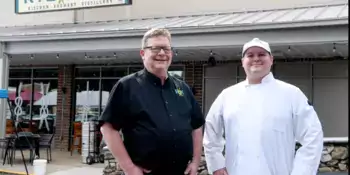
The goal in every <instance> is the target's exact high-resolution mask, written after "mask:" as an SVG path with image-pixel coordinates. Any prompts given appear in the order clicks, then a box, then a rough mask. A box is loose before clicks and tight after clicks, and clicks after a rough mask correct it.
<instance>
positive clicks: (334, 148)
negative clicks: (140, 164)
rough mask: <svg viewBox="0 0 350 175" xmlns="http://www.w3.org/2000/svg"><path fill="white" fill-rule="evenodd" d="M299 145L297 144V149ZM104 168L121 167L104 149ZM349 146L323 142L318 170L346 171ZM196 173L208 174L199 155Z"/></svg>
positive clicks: (109, 171) (111, 174)
mask: <svg viewBox="0 0 350 175" xmlns="http://www.w3.org/2000/svg"><path fill="white" fill-rule="evenodd" d="M298 148H299V146H297V149H298ZM104 155H105V160H106V161H105V169H104V172H103V174H104V175H120V174H122V171H121V169H120V168H119V167H118V163H117V162H115V159H114V158H113V156H112V154H111V153H110V152H109V151H108V150H107V149H105V150H104ZM348 157H349V146H348V143H333V144H325V146H324V149H323V153H322V158H321V163H320V167H319V172H340V171H341V172H348V171H349V161H348ZM198 175H209V173H208V171H207V166H206V162H205V157H204V156H202V157H201V163H200V165H199V168H198Z"/></svg>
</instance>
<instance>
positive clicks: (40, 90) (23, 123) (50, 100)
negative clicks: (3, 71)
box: [7, 68, 58, 133]
mask: <svg viewBox="0 0 350 175" xmlns="http://www.w3.org/2000/svg"><path fill="white" fill-rule="evenodd" d="M9 73H10V77H9V88H8V89H9V99H10V102H11V106H12V108H13V110H14V112H15V117H16V119H17V121H18V125H20V128H22V130H24V131H30V132H35V133H38V132H39V133H53V131H54V124H55V119H56V106H57V86H58V85H57V83H58V81H57V79H58V77H57V76H58V69H57V68H38V69H34V68H11V69H10V72H9ZM7 119H8V120H10V119H11V113H10V111H9V110H8V113H7ZM18 125H17V126H18Z"/></svg>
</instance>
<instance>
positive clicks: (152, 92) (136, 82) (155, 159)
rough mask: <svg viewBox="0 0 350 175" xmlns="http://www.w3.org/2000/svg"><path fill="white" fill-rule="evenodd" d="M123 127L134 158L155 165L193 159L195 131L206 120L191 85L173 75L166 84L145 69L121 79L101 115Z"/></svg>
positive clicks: (137, 162) (127, 146)
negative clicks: (193, 134) (193, 135)
mask: <svg viewBox="0 0 350 175" xmlns="http://www.w3.org/2000/svg"><path fill="white" fill-rule="evenodd" d="M100 121H102V122H108V123H111V124H112V125H113V127H114V128H115V129H116V130H118V131H119V130H121V131H122V133H123V137H124V145H125V147H126V149H127V151H128V153H129V155H130V157H131V159H132V160H133V162H134V163H135V164H137V165H139V166H142V167H143V168H149V169H155V168H157V167H158V166H162V165H163V164H167V163H169V162H172V163H174V164H176V163H177V162H187V161H189V160H191V159H192V154H193V143H192V131H193V130H194V129H197V128H199V127H201V126H202V125H203V124H204V122H205V120H204V116H203V114H202V112H201V109H200V107H199V105H198V103H197V101H196V100H195V98H194V95H193V94H192V91H191V89H190V88H189V86H188V85H187V84H186V83H185V82H183V81H181V80H179V79H177V78H175V77H172V76H171V75H169V76H168V78H167V79H166V81H165V83H164V85H162V84H161V81H160V79H159V78H158V77H156V76H155V75H153V74H151V73H150V72H148V71H147V70H146V69H143V70H141V71H139V72H137V73H134V74H131V75H128V76H126V77H123V78H122V79H120V80H119V81H118V82H117V83H116V84H115V86H114V87H113V90H112V92H111V94H110V98H109V101H108V103H107V105H106V107H105V109H104V111H103V113H102V115H101V117H100Z"/></svg>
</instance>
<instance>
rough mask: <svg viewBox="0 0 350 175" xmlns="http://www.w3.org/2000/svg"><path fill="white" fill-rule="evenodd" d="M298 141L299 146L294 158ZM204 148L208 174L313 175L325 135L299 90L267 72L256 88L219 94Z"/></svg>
mask: <svg viewBox="0 0 350 175" xmlns="http://www.w3.org/2000/svg"><path fill="white" fill-rule="evenodd" d="M223 133H224V135H225V139H224V138H223ZM225 141H226V143H225ZM296 141H298V142H299V143H300V144H301V145H302V147H301V148H299V149H298V151H297V152H296V154H295V143H296ZM203 146H204V153H205V157H206V161H207V167H208V171H209V173H213V171H215V170H218V169H220V168H223V167H226V169H227V171H228V174H229V175H315V174H316V173H317V170H318V166H319V163H320V159H321V154H322V149H323V131H322V127H321V123H320V121H319V119H318V116H317V114H316V112H315V110H314V108H313V107H312V106H311V105H310V104H309V103H308V100H307V98H306V96H305V95H304V94H303V93H302V91H301V90H300V89H299V88H297V87H296V86H293V85H291V84H288V83H285V82H283V81H280V80H276V79H275V78H274V77H273V75H272V73H269V74H268V75H267V76H265V77H264V78H263V80H262V83H260V84H248V81H247V80H245V81H243V82H241V83H238V84H236V85H233V86H231V87H228V88H226V89H224V90H223V91H222V92H221V93H220V94H219V95H218V97H217V98H216V100H215V101H214V103H213V104H212V106H211V108H210V110H209V112H208V115H207V117H206V125H205V133H204V139H203ZM224 146H225V157H224V156H223V154H222V151H223V148H224Z"/></svg>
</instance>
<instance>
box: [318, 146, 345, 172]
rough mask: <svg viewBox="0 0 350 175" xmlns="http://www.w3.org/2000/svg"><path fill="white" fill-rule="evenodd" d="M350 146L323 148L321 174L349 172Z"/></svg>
mask: <svg viewBox="0 0 350 175" xmlns="http://www.w3.org/2000/svg"><path fill="white" fill-rule="evenodd" d="M348 157H349V146H348V145H347V144H343V145H341V144H326V145H325V146H324V148H323V152H322V157H321V164H320V168H319V171H320V172H337V171H343V172H348V171H349V160H348Z"/></svg>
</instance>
